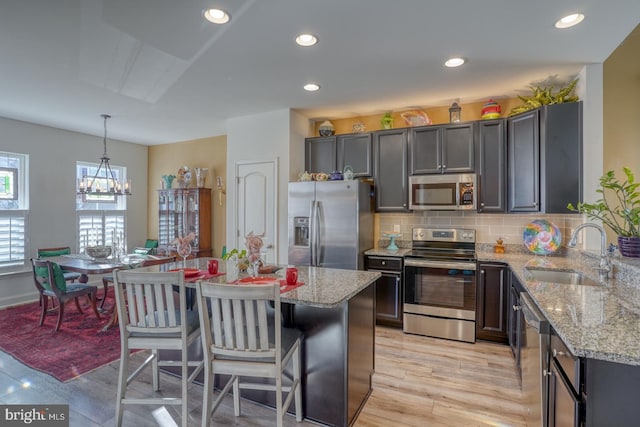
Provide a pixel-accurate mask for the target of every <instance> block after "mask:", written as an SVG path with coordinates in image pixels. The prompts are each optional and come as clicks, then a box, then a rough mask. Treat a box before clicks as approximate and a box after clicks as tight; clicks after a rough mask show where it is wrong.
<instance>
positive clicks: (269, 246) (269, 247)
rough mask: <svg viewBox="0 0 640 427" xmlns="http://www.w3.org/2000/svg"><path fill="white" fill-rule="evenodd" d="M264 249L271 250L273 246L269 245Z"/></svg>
mask: <svg viewBox="0 0 640 427" xmlns="http://www.w3.org/2000/svg"><path fill="white" fill-rule="evenodd" d="M265 248H267V249H273V245H271V244H269V245H267V246H265Z"/></svg>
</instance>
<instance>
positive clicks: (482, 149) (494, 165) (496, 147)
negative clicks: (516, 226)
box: [477, 119, 507, 213]
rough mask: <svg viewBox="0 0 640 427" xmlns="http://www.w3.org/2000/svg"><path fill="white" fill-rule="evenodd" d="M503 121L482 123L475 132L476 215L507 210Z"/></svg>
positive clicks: (504, 128) (504, 129) (505, 148)
mask: <svg viewBox="0 0 640 427" xmlns="http://www.w3.org/2000/svg"><path fill="white" fill-rule="evenodd" d="M506 134H507V132H506V126H505V119H498V120H485V121H481V122H480V123H479V129H478V144H477V145H478V159H477V160H478V168H477V169H478V212H485V213H486V212H504V211H505V210H506V208H507V181H506V175H507V158H506V157H507V140H506Z"/></svg>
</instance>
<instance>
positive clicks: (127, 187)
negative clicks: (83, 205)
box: [76, 114, 131, 196]
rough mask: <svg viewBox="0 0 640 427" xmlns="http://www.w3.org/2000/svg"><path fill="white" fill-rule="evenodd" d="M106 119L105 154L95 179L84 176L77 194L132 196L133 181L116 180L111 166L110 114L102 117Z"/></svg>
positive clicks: (80, 180) (94, 176)
mask: <svg viewBox="0 0 640 427" xmlns="http://www.w3.org/2000/svg"><path fill="white" fill-rule="evenodd" d="M100 116H101V117H102V118H103V119H104V139H103V142H102V143H103V145H104V154H103V155H102V157H101V158H100V166H98V170H97V171H96V173H95V175H93V178H91V177H88V176H83V177H82V178H81V179H79V180H78V188H77V191H76V194H80V195H90V196H130V195H131V180H130V179H128V180H126V181H124V182H122V181H119V180H118V179H117V178H116V174H115V173H113V170H112V169H111V165H109V156H108V154H107V120H108V119H110V118H111V116H109V115H108V114H101V115H100Z"/></svg>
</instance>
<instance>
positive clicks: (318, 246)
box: [313, 200, 323, 267]
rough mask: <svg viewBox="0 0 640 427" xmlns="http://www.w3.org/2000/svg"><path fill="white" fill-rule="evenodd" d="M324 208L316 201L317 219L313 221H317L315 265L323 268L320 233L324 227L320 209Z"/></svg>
mask: <svg viewBox="0 0 640 427" xmlns="http://www.w3.org/2000/svg"><path fill="white" fill-rule="evenodd" d="M321 208H322V206H321V205H320V202H319V201H317V200H316V214H315V217H314V218H313V220H314V221H315V227H316V242H315V243H316V248H315V253H316V259H315V260H314V263H313V265H314V266H316V267H322V262H323V261H322V251H321V249H322V242H321V241H320V237H321V236H320V233H321V230H322V227H321V226H320V225H321V224H320V221H321V219H320V218H321V217H320V209H321Z"/></svg>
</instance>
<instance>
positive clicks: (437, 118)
mask: <svg viewBox="0 0 640 427" xmlns="http://www.w3.org/2000/svg"><path fill="white" fill-rule="evenodd" d="M495 101H497V102H498V104H500V107H501V108H502V117H507V116H508V115H509V112H510V111H511V109H512V108H513V107H515V106H518V105H520V104H522V101H520V99H518V98H508V99H496V100H495ZM485 102H486V101H482V102H474V103H469V104H460V107H462V111H461V113H460V114H461V117H462V121H463V122H468V121H473V120H480V119H481V118H482V117H481V114H480V112H481V111H482V106H483V104H484V103H485ZM449 107H450V105H446V106H441V107H432V108H422V111H424V112H425V113H427V115H428V116H429V118H430V119H431V122H432V124H434V125H437V124H443V123H449ZM402 112H403V111H393V112H392V113H391V116H392V117H393V127H394V128H403V127H406V126H407V125H406V124H405V122H404V120H403V119H402V117H401V116H400V114H401V113H402ZM382 116H384V112H383V113H380V114H375V115H370V116H361V117H351V118H346V119H335V120H331V123H333V127H334V128H335V130H336V134H345V133H352V132H353V125H354V124H355V123H357V122H360V123H362V124H364V126H365V131H366V132H372V131H376V130H380V129H382V125H381V124H380V120H381V119H382ZM322 122H323V120H319V121H317V122H316V123H315V124H314V134H313V136H318V135H319V133H318V127H319V126H320V124H321V123H322Z"/></svg>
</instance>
